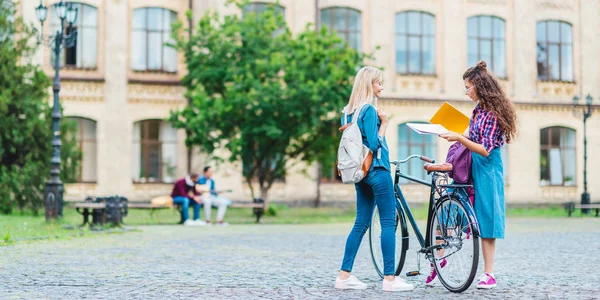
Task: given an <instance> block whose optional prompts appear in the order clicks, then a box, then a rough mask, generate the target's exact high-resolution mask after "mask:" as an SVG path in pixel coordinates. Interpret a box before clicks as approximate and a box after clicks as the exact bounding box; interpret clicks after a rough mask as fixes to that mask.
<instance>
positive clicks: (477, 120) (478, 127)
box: [469, 105, 504, 153]
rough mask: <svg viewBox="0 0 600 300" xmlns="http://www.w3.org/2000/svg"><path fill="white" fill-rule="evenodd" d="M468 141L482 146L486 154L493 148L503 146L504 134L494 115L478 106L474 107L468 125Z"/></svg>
mask: <svg viewBox="0 0 600 300" xmlns="http://www.w3.org/2000/svg"><path fill="white" fill-rule="evenodd" d="M469 139H470V140H471V141H473V142H475V143H478V144H481V145H483V147H484V148H485V150H486V151H487V152H488V153H489V152H491V151H492V150H493V149H494V148H500V147H501V146H502V145H504V134H502V130H501V129H500V124H499V123H498V118H496V115H494V113H493V112H491V111H487V110H484V109H483V108H481V107H479V105H477V106H475V109H473V117H471V121H470V124H469Z"/></svg>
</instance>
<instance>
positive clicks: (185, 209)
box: [173, 196, 200, 222]
mask: <svg viewBox="0 0 600 300" xmlns="http://www.w3.org/2000/svg"><path fill="white" fill-rule="evenodd" d="M173 203H174V204H178V205H181V214H183V221H184V222H185V221H187V219H189V218H190V212H189V209H190V204H192V205H193V206H194V220H198V219H200V204H198V203H197V202H196V201H194V200H192V199H190V198H188V197H183V196H178V197H173Z"/></svg>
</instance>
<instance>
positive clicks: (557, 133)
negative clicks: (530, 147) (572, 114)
mask: <svg viewBox="0 0 600 300" xmlns="http://www.w3.org/2000/svg"><path fill="white" fill-rule="evenodd" d="M575 169H576V159H575V130H573V129H570V128H566V127H548V128H544V129H542V130H541V132H540V184H541V185H566V186H574V185H576V181H575Z"/></svg>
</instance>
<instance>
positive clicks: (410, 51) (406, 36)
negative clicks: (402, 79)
mask: <svg viewBox="0 0 600 300" xmlns="http://www.w3.org/2000/svg"><path fill="white" fill-rule="evenodd" d="M396 72H397V73H398V74H414V75H433V74H435V17H434V16H433V15H432V14H429V13H426V12H422V11H405V12H401V13H397V14H396Z"/></svg>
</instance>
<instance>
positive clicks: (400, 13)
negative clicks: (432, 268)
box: [17, 0, 600, 203]
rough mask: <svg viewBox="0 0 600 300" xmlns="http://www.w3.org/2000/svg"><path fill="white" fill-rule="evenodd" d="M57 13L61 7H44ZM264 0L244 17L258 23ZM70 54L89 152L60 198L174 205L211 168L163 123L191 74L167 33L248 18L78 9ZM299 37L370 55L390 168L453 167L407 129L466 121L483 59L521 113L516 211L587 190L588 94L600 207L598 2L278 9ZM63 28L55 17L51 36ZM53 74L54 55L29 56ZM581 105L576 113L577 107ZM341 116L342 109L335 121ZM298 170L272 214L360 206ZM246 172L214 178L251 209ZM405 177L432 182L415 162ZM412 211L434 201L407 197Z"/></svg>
mask: <svg viewBox="0 0 600 300" xmlns="http://www.w3.org/2000/svg"><path fill="white" fill-rule="evenodd" d="M43 2H44V4H45V5H47V6H49V7H50V6H52V5H54V4H56V3H57V2H58V1H56V0H44V1H43ZM269 2H274V1H268V0H264V1H261V2H257V1H252V4H250V5H249V6H248V7H247V8H246V11H257V12H260V11H261V10H262V9H264V6H265V5H266V3H269ZM37 5H39V1H37V0H22V1H20V2H19V4H18V6H17V13H18V14H20V15H22V16H23V17H24V19H25V20H26V21H27V22H31V23H33V24H35V25H36V26H38V27H39V22H37V20H36V17H35V10H34V8H35V6H37ZM76 5H77V7H78V8H79V18H78V21H77V24H76V26H77V29H78V31H79V39H78V42H77V46H76V47H75V48H74V49H71V50H68V51H65V52H64V57H63V58H62V61H63V69H62V70H61V72H60V75H61V79H62V90H61V93H60V95H61V103H62V105H63V107H64V113H65V116H66V117H68V118H72V119H74V120H76V121H77V122H78V123H79V128H80V130H79V134H78V136H79V141H80V145H81V147H82V149H83V163H82V168H81V175H80V182H79V183H76V184H70V185H68V186H67V191H66V194H65V196H66V198H67V199H70V200H81V199H83V198H84V197H85V196H87V195H109V194H121V195H125V196H127V197H129V198H130V199H131V200H148V199H150V198H151V197H153V196H155V195H161V194H166V193H168V192H170V188H171V185H170V183H171V182H172V181H173V180H174V179H176V178H178V177H181V176H183V175H184V174H185V173H186V171H187V169H188V166H189V167H191V169H192V170H194V171H201V168H202V167H203V166H204V165H205V164H209V163H211V162H210V161H206V158H205V156H204V155H201V154H198V153H196V151H194V152H193V153H191V154H190V153H188V150H187V149H186V147H185V145H184V139H185V134H184V133H183V132H182V131H177V130H174V129H173V128H172V127H171V126H170V125H169V124H167V123H165V122H164V121H162V120H163V119H164V118H166V117H167V116H168V115H169V111H170V110H173V109H178V108H181V107H183V106H185V105H186V100H185V99H184V97H183V93H184V89H183V88H182V87H181V86H180V85H179V81H180V78H181V77H182V76H183V75H184V74H185V72H186V69H185V63H184V61H183V57H182V55H181V54H178V53H176V52H175V51H173V50H171V49H169V48H167V47H164V46H162V45H163V43H164V42H166V41H168V39H169V29H170V24H171V22H172V21H173V20H175V19H177V18H182V19H183V18H184V14H185V12H186V11H188V10H191V11H192V12H193V17H194V20H198V18H199V17H200V16H201V15H202V14H203V13H205V12H206V11H208V10H217V11H220V12H221V13H223V14H239V15H242V11H239V10H237V9H236V8H233V7H225V0H189V1H188V0H185V1H184V0H80V1H77V2H76ZM279 5H280V11H281V12H282V13H283V14H284V16H285V19H286V21H287V22H288V25H289V27H290V29H291V30H292V32H300V31H301V30H303V29H304V28H305V26H306V24H307V23H308V22H311V23H315V21H316V20H317V21H318V22H317V23H318V24H320V26H328V27H329V28H333V29H335V30H336V31H337V32H338V33H339V34H340V35H342V36H343V37H344V39H345V40H346V41H347V42H348V43H349V45H350V46H352V47H354V48H356V49H358V50H360V51H364V52H373V51H374V50H375V48H376V47H377V46H379V47H380V49H379V50H377V51H375V59H374V61H372V62H369V64H372V65H375V66H381V67H384V68H385V71H384V86H385V91H384V96H383V99H381V101H380V102H379V104H380V106H382V107H383V108H384V109H386V110H387V111H389V113H390V115H391V118H390V119H391V124H390V126H389V127H388V132H387V139H388V143H389V146H390V148H391V157H392V158H393V159H396V158H402V157H405V156H407V155H408V154H413V153H417V154H425V155H430V156H434V157H435V158H437V159H438V160H443V159H444V158H445V153H446V150H447V149H448V147H449V144H448V143H447V142H446V141H444V140H441V139H437V138H434V137H433V136H425V135H417V134H415V133H413V132H411V131H410V130H409V129H408V128H407V127H406V125H405V123H406V122H427V121H428V119H429V117H430V116H431V115H432V114H433V113H434V112H435V111H436V110H437V108H438V107H439V106H440V105H441V104H442V103H443V102H444V101H448V102H450V103H452V104H453V105H455V106H456V107H457V108H459V109H460V110H462V111H463V112H464V113H466V114H468V115H470V112H471V110H472V108H473V105H474V104H473V103H472V102H471V101H469V99H468V98H467V97H466V96H465V95H464V84H463V81H462V73H463V72H464V71H465V69H466V68H467V67H468V66H471V65H473V64H475V63H476V62H477V61H478V60H480V59H484V60H486V61H487V62H488V66H489V68H490V69H491V70H492V71H493V72H494V73H495V75H496V76H497V77H498V78H500V82H501V84H502V86H503V87H504V89H505V91H506V92H507V94H508V95H509V96H510V98H511V99H512V100H513V101H514V103H515V105H516V108H517V110H518V113H519V118H520V127H519V128H520V134H519V136H518V138H517V139H516V140H515V141H514V143H512V144H510V145H508V146H506V147H504V148H503V159H504V164H505V173H506V174H505V180H506V196H507V202H508V203H562V202H565V201H573V200H577V199H578V198H579V194H580V193H581V192H582V191H583V139H584V135H583V122H582V118H581V113H579V114H577V113H574V108H573V105H572V101H573V100H572V99H573V97H574V96H575V95H578V96H580V97H581V98H582V99H584V98H585V96H587V95H588V94H590V95H591V96H592V97H593V99H594V103H596V104H594V107H593V116H592V118H591V119H589V120H588V124H587V126H588V130H587V137H588V189H589V191H590V193H591V195H592V201H599V200H600V168H598V166H599V164H598V161H599V160H600V151H598V149H600V130H598V129H599V128H600V109H598V107H599V105H598V103H600V72H599V71H598V70H600V58H599V55H598V54H599V53H600V29H599V28H600V1H599V0H562V1H559V0H443V1H442V0H405V1H399V0H280V1H279ZM57 25H58V20H57V19H56V17H54V13H53V11H52V10H50V11H49V18H48V21H47V22H46V23H45V24H44V32H46V33H47V32H50V30H51V29H52V28H55V27H56V26H57ZM35 59H36V61H38V62H39V63H40V64H41V65H42V66H43V68H44V70H46V71H47V73H48V74H49V75H50V76H52V75H53V67H52V66H51V64H50V59H51V55H50V52H49V51H48V48H40V50H39V52H38V53H37V55H36V57H35ZM580 103H581V102H580ZM340 109H341V108H340ZM306 168H308V173H307V174H309V175H305V174H304V173H303V172H301V171H302V170H301V169H302V168H297V169H292V170H290V171H289V172H288V174H287V175H286V178H285V180H282V181H280V182H277V183H276V184H274V187H273V188H272V191H271V194H270V195H271V199H273V200H275V201H292V202H299V201H312V200H313V199H314V198H315V196H316V194H317V188H318V187H320V189H321V197H322V200H323V201H353V195H354V188H353V186H350V185H344V184H341V183H340V182H339V181H337V180H336V178H335V176H334V170H331V172H330V173H329V172H327V171H326V172H325V173H326V176H325V177H324V178H323V182H322V184H320V185H317V182H316V178H317V176H316V174H317V171H316V168H315V167H314V166H307V167H306ZM241 170H242V168H241V163H240V164H233V165H220V166H218V167H217V169H216V179H217V181H218V182H219V185H220V188H230V189H233V190H234V192H233V193H232V194H231V195H230V196H231V198H233V199H237V200H248V199H250V196H249V189H248V188H247V187H246V186H245V184H244V182H243V178H242V175H241ZM404 170H405V171H407V172H408V173H410V174H414V175H417V176H420V177H425V176H426V174H425V173H424V172H423V171H422V169H421V166H420V163H417V162H415V163H414V164H410V165H407V166H406V167H405V169H404ZM403 190H404V192H405V194H406V196H407V197H408V199H409V201H411V202H422V201H425V200H426V199H427V198H426V197H427V191H426V190H424V189H423V188H422V187H421V186H417V185H414V184H403Z"/></svg>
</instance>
